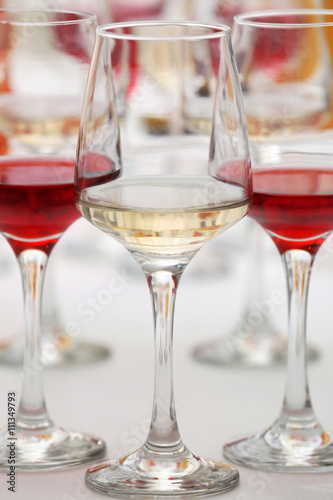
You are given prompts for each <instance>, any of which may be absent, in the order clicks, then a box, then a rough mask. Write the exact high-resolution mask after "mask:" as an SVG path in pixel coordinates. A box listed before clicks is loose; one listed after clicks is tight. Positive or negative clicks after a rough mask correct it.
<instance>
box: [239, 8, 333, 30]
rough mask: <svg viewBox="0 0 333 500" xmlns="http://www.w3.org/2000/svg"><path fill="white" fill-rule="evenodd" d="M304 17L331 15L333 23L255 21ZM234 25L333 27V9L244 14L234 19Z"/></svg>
mask: <svg viewBox="0 0 333 500" xmlns="http://www.w3.org/2000/svg"><path fill="white" fill-rule="evenodd" d="M288 14H289V15H303V16H316V15H318V16H320V15H330V16H332V21H318V22H309V23H307V22H285V23H282V22H274V21H269V22H267V21H266V22H265V21H260V20H258V19H257V20H253V18H269V17H270V18H272V17H275V16H276V17H281V16H283V15H288ZM234 24H242V25H245V26H254V27H264V28H312V27H313V28H314V27H318V26H332V25H333V9H275V10H274V9H271V10H257V11H253V12H243V13H242V14H237V15H236V16H235V17H234Z"/></svg>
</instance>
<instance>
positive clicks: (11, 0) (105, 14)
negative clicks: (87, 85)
mask: <svg viewBox="0 0 333 500" xmlns="http://www.w3.org/2000/svg"><path fill="white" fill-rule="evenodd" d="M58 3H59V2H58ZM3 6H4V7H6V8H7V9H8V8H10V9H13V8H15V9H39V8H41V0H6V2H5V5H3ZM54 7H55V5H54ZM63 7H65V8H66V9H67V10H72V11H84V12H91V13H93V14H95V15H96V17H97V23H98V24H105V23H109V22H111V21H112V18H111V5H110V2H109V0H98V1H97V2H96V0H66V5H63ZM50 8H52V6H51V5H50ZM82 99H83V98H82ZM72 126H73V133H74V126H75V125H74V123H73V124H72ZM77 129H78V123H77ZM53 259H54V256H53ZM46 274H47V276H48V275H49V274H50V267H49V266H48V268H47V273H46ZM48 280H49V279H48V278H47V279H46V281H48ZM52 290H53V286H52V284H51V285H50V286H49V287H44V290H43V310H42V333H41V358H42V363H43V366H67V365H71V366H72V365H73V364H79V365H81V364H85V363H90V362H94V361H99V360H102V359H105V358H106V357H108V356H109V355H110V351H109V349H108V348H107V346H105V345H99V344H95V343H93V342H90V341H88V340H83V339H81V336H80V337H76V338H73V336H72V335H70V334H69V333H68V332H66V330H65V328H64V325H63V323H62V318H61V310H60V307H59V305H58V303H57V300H56V298H55V296H54V293H53V291H52ZM12 333H13V334H14V333H16V332H12ZM23 350H24V332H19V334H18V335H16V334H15V335H12V336H10V337H9V338H8V342H7V343H6V345H4V346H3V347H2V348H0V363H1V364H8V365H20V364H22V360H23Z"/></svg>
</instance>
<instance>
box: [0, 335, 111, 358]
mask: <svg viewBox="0 0 333 500" xmlns="http://www.w3.org/2000/svg"><path fill="white" fill-rule="evenodd" d="M22 337H23V335H22ZM109 356H110V350H109V348H108V347H106V346H103V345H98V344H93V343H90V342H86V341H82V340H76V339H74V340H73V339H72V338H71V337H70V336H69V335H68V334H67V333H65V332H63V331H62V330H61V329H60V328H54V329H53V330H52V332H50V333H46V334H43V337H42V353H41V359H42V363H43V366H45V367H48V366H50V367H52V366H72V365H83V364H88V363H94V362H96V361H101V360H103V359H106V358H108V357H109ZM0 363H1V364H5V365H13V366H20V365H22V363H23V340H16V339H13V340H12V341H11V342H10V341H8V342H6V343H4V344H3V345H0Z"/></svg>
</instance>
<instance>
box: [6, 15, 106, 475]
mask: <svg viewBox="0 0 333 500" xmlns="http://www.w3.org/2000/svg"><path fill="white" fill-rule="evenodd" d="M95 29H96V17H95V16H94V15H92V14H86V13H77V12H70V11H66V12H65V11H56V10H54V11H51V10H50V11H47V10H43V11H34V10H26V11H24V10H0V38H1V76H2V81H1V83H2V85H1V92H0V130H1V133H2V134H3V136H4V138H5V140H6V151H5V152H4V154H3V155H2V156H1V157H0V230H1V232H2V234H3V235H4V236H5V237H6V239H7V241H8V242H9V244H10V245H11V247H12V249H13V251H14V252H15V254H16V256H17V259H18V263H19V266H20V269H21V273H22V280H23V290H24V311H25V322H26V345H25V352H24V366H23V374H24V380H23V387H22V393H21V395H20V404H19V408H18V411H17V414H16V415H14V414H12V416H11V418H12V420H11V422H10V427H11V428H10V429H7V428H5V429H3V430H2V431H1V434H0V467H1V469H6V468H8V467H9V465H8V454H9V452H10V448H9V447H8V437H9V438H10V437H11V436H13V435H15V437H16V438H17V439H16V440H15V467H16V468H20V469H24V470H40V469H55V468H60V467H68V466H70V465H76V464H79V463H82V462H86V461H88V460H89V459H91V457H93V456H95V455H96V454H99V453H101V452H102V451H103V450H104V448H105V445H104V443H103V441H101V440H99V439H97V438H93V437H90V436H86V435H84V434H80V433H78V432H72V431H67V430H65V429H63V428H59V427H57V426H56V425H55V424H54V423H53V422H52V420H51V419H50V417H49V415H48V412H47V409H46V403H45V398H44V392H43V382H42V363H41V357H40V353H41V345H40V310H41V304H40V302H41V292H42V285H43V276H44V272H45V267H46V263H47V259H48V255H49V254H50V252H51V250H52V248H53V247H54V245H55V244H56V242H57V241H58V239H59V238H60V236H61V234H62V233H63V232H64V231H65V230H66V229H67V228H68V226H69V225H70V224H71V223H72V222H74V221H75V220H76V219H77V218H78V214H77V210H76V208H75V203H74V167H75V151H76V143H77V128H78V122H79V120H80V114H81V113H80V112H81V109H82V102H83V95H84V88H85V83H86V78H87V74H88V69H89V63H90V59H91V54H92V50H93V46H94V40H95ZM11 401H12V400H11ZM12 413H13V412H12ZM14 424H15V425H14ZM14 427H16V428H14Z"/></svg>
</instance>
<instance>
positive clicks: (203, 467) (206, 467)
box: [86, 446, 239, 498]
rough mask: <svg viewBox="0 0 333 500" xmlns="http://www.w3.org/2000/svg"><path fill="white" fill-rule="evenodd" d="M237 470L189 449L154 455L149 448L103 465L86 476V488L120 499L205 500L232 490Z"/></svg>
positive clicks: (237, 477)
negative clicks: (197, 499)
mask: <svg viewBox="0 0 333 500" xmlns="http://www.w3.org/2000/svg"><path fill="white" fill-rule="evenodd" d="M238 480H239V475H238V471H237V469H235V468H234V467H233V466H231V465H226V464H222V463H218V462H212V461H210V460H204V459H202V458H199V457H197V456H195V455H193V454H192V453H191V452H190V451H188V450H187V448H185V447H183V449H182V450H181V451H179V452H174V453H171V452H169V453H157V452H155V453H153V452H152V451H151V450H149V449H148V448H147V447H146V446H143V447H142V448H140V449H139V450H138V451H136V452H134V453H132V454H131V455H128V456H127V457H125V458H124V459H122V460H119V461H117V462H102V463H100V464H97V465H96V466H95V467H92V468H90V469H88V471H87V472H86V481H87V484H88V485H89V486H90V487H91V488H93V489H95V490H98V491H100V492H102V493H106V494H109V495H115V496H117V497H127V498H130V497H136V496H140V495H141V496H142V495H144V496H149V497H154V495H158V498H161V497H163V496H166V497H170V496H172V497H184V496H191V495H192V496H203V495H211V494H213V493H219V492H223V491H227V490H230V489H231V488H233V487H235V486H236V485H237V483H238Z"/></svg>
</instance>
